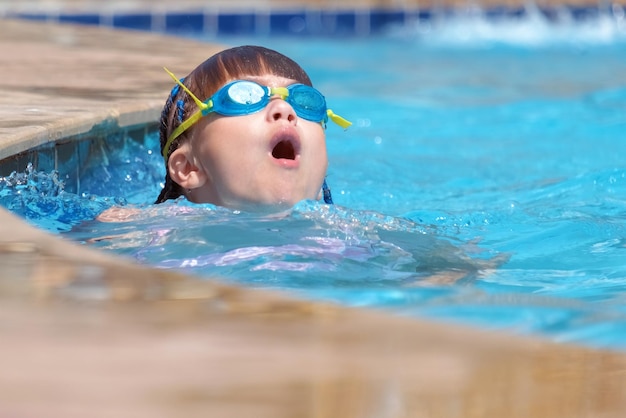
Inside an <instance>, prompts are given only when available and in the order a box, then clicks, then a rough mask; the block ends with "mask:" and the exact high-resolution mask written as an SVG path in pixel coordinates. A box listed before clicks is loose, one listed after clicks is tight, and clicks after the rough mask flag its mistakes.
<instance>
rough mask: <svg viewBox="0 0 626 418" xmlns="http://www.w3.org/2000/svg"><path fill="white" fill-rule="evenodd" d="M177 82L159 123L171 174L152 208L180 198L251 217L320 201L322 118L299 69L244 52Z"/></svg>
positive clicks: (320, 103)
mask: <svg viewBox="0 0 626 418" xmlns="http://www.w3.org/2000/svg"><path fill="white" fill-rule="evenodd" d="M235 80H245V81H252V82H253V83H249V82H247V83H246V82H242V83H233V82H234V81H235ZM181 81H182V83H180V84H181V85H176V86H175V87H174V89H173V90H172V92H171V94H170V97H169V98H168V100H167V102H166V105H165V107H164V109H163V112H162V115H161V129H160V134H161V151H162V154H163V157H164V159H165V162H166V173H167V174H166V178H165V186H164V188H163V190H162V192H161V194H160V195H159V197H158V199H157V203H160V202H163V201H165V200H167V199H172V198H177V197H179V196H181V195H185V196H186V197H187V198H188V199H189V200H191V201H193V202H198V203H214V204H216V205H220V206H226V207H231V208H235V209H250V208H255V207H259V206H261V207H268V206H269V207H285V206H291V205H293V204H294V203H296V202H298V201H300V200H303V199H316V198H318V196H319V194H320V190H321V187H322V185H323V184H324V177H325V174H326V168H327V165H328V159H327V155H326V145H325V131H324V124H325V122H326V120H327V117H328V116H327V109H326V103H325V100H324V98H323V96H321V95H320V94H319V92H317V91H316V90H314V89H312V88H311V87H310V86H311V80H310V79H309V76H308V75H307V74H306V72H305V71H304V70H303V69H302V68H301V67H300V66H299V65H298V64H297V63H296V62H294V61H293V60H291V59H290V58H288V57H286V56H284V55H282V54H279V53H278V52H276V51H272V50H270V49H267V48H263V47H258V46H242V47H236V48H231V49H227V50H225V51H222V52H220V53H218V54H216V55H214V56H212V57H211V58H209V59H208V60H206V61H205V62H204V63H202V64H200V65H199V66H198V67H197V68H196V69H195V70H193V71H192V72H191V74H189V75H188V76H187V77H186V78H185V79H184V80H181ZM226 85H228V86H227V87H226V88H223V87H224V86H226ZM307 86H309V87H307ZM328 115H330V117H331V118H332V119H333V120H335V121H337V122H338V123H340V124H341V125H342V126H344V127H347V124H349V123H348V122H346V121H344V120H342V119H341V118H339V117H337V116H336V115H334V114H333V113H332V112H330V111H329V112H328Z"/></svg>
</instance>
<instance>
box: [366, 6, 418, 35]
mask: <svg viewBox="0 0 626 418" xmlns="http://www.w3.org/2000/svg"><path fill="white" fill-rule="evenodd" d="M419 18H420V19H421V16H419ZM405 19H406V13H405V12H404V11H392V10H372V11H371V12H370V30H371V32H372V33H379V32H381V31H383V30H385V29H387V28H388V27H389V26H392V25H402V24H404V22H405Z"/></svg>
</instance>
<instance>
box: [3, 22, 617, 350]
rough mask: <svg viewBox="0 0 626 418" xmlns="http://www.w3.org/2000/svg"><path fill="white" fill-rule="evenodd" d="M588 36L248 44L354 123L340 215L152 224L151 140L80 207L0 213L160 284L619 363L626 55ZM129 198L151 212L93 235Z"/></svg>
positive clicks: (56, 204) (61, 199)
mask: <svg viewBox="0 0 626 418" xmlns="http://www.w3.org/2000/svg"><path fill="white" fill-rule="evenodd" d="M617 23H619V22H617ZM596 24H597V25H599V26H596V27H595V30H592V29H590V30H585V26H584V25H582V26H581V25H578V26H576V25H573V26H549V25H548V24H547V23H546V22H544V21H539V22H536V21H532V20H525V21H524V22H522V23H521V24H520V25H519V26H513V28H514V29H515V30H516V31H518V34H517V35H516V34H515V33H513V32H512V31H508V32H505V33H502V31H501V30H499V27H498V25H497V24H490V23H489V24H486V22H485V21H482V20H478V21H467V20H466V21H463V22H460V23H458V22H455V21H453V20H451V21H450V22H449V23H447V24H446V25H443V26H442V27H436V26H434V25H433V24H430V25H416V26H415V27H409V28H404V29H403V30H402V31H396V32H394V33H391V34H388V35H387V36H380V37H374V38H346V39H343V40H342V41H341V43H335V42H332V41H329V40H327V39H326V40H325V39H305V38H303V39H298V40H297V42H296V43H294V42H292V41H288V40H285V39H281V38H264V39H261V40H259V39H256V40H255V42H257V43H259V42H261V43H263V44H264V45H266V46H269V47H273V48H276V49H278V50H280V51H281V52H284V53H286V54H287V55H290V56H292V57H293V58H295V59H296V60H297V61H298V62H300V63H301V64H303V66H304V67H305V69H307V71H309V73H310V74H311V76H312V79H313V80H314V83H315V84H316V86H317V87H318V88H319V89H320V90H321V91H322V92H324V93H325V95H326V96H327V99H328V101H329V103H331V104H332V107H333V109H335V110H336V111H337V112H338V113H341V114H342V115H345V116H346V117H348V118H350V119H351V120H352V121H353V122H355V125H354V126H353V128H351V129H350V130H348V131H347V132H341V130H339V129H335V128H333V127H331V128H329V131H328V147H329V153H330V169H329V177H328V180H329V183H330V186H331V188H332V190H333V196H334V198H335V202H336V206H334V207H328V206H325V205H320V204H316V203H311V202H303V203H302V204H300V205H298V206H297V207H296V208H295V209H294V211H292V212H290V213H285V214H280V215H279V216H275V217H262V216H258V215H253V214H246V213H238V212H232V211H228V210H225V209H220V208H215V207H212V206H208V205H205V206H197V205H193V206H192V205H188V204H185V203H184V202H177V203H172V204H167V205H160V206H158V207H152V206H151V205H150V204H149V203H151V202H152V200H153V199H154V197H155V196H156V194H157V192H158V189H159V185H158V182H159V181H161V178H162V172H161V170H162V168H161V160H160V158H159V156H158V152H155V149H156V147H157V145H156V141H157V139H156V135H155V134H154V133H152V134H148V135H147V136H146V139H145V143H141V142H140V141H139V142H138V141H135V140H133V139H128V138H124V137H123V136H120V137H118V138H111V139H110V140H109V141H106V142H105V144H106V146H104V148H103V147H100V148H103V149H102V152H101V154H96V153H92V161H91V163H90V164H91V165H90V167H92V169H89V165H88V166H87V167H86V168H85V170H84V172H83V173H82V174H81V181H80V190H73V189H71V188H66V191H62V190H63V187H61V185H60V183H59V181H60V180H59V179H56V178H55V177H54V176H51V175H48V174H45V173H44V174H41V173H37V172H34V173H31V174H30V175H29V174H28V173H26V174H24V175H20V174H15V175H13V176H12V177H5V178H4V179H3V180H2V184H3V188H2V192H1V193H0V199H1V200H2V204H3V205H5V206H7V207H9V208H10V209H11V210H13V211H15V212H17V213H21V214H22V215H24V216H25V217H27V219H30V220H31V221H32V222H34V223H36V224H38V225H39V226H41V227H43V228H46V229H48V230H51V231H55V232H58V233H60V234H62V235H64V236H66V237H68V238H70V239H73V240H77V241H79V242H84V243H86V245H90V246H94V247H96V248H100V249H103V250H106V251H112V252H115V253H117V254H122V255H125V256H129V257H132V258H134V259H136V260H138V261H140V262H142V263H147V264H151V265H154V266H157V267H160V268H171V269H177V270H183V271H186V272H189V273H191V274H196V275H200V276H214V275H218V276H220V277H222V278H223V279H224V280H227V281H231V282H235V283H241V284H244V285H247V286H255V287H263V288H273V289H279V290H284V291H289V292H292V293H294V294H296V295H298V296H299V297H304V298H314V299H323V300H330V301H336V302H339V303H342V304H346V305H350V306H363V307H373V308H380V309H388V310H390V311H392V312H395V313H398V314H403V315H417V316H422V317H424V316H426V317H431V318H434V319H437V320H446V321H457V322H459V321H460V322H464V323H470V324H475V325H480V326H482V327H489V328H498V329H506V330H509V331H513V332H520V333H531V334H537V335H543V336H547V337H548V338H551V339H554V340H557V341H574V342H579V343H583V344H589V345H594V346H601V347H611V348H616V349H621V350H623V349H625V348H626V320H625V319H626V316H625V315H626V312H625V309H624V303H623V302H624V299H625V297H626V267H625V263H624V261H623V260H624V251H625V249H626V234H625V232H626V231H625V227H624V220H625V214H626V211H625V203H626V200H625V199H624V196H625V192H626V187H625V186H624V182H625V181H626V167H625V166H624V162H623V161H622V157H621V156H622V155H623V152H624V151H625V149H624V147H626V145H624V141H622V139H623V137H624V127H625V126H626V63H625V62H624V60H623V59H622V57H623V56H624V53H625V52H626V42H624V34H623V29H622V28H620V27H616V24H615V22H614V24H613V26H610V27H612V28H613V29H612V30H610V31H609V30H601V29H602V28H604V27H605V26H604V25H605V23H604V22H602V21H597V22H596ZM426 26H427V27H426ZM459 28H461V29H463V31H462V35H459V33H458V31H459ZM468 28H474V29H473V31H474V33H473V34H472V35H471V36H469V35H468V33H469V32H471V30H468ZM500 29H501V28H500ZM524 31H526V32H524ZM541 31H544V32H543V33H541ZM220 40H221V42H229V43H233V44H236V43H243V42H250V40H249V39H245V38H222V39H220ZM164 64H167V63H164ZM340 111H341V112H340ZM116 144H120V146H119V147H118V146H116ZM105 161H106V164H104V168H101V167H102V165H103V162H105ZM61 180H63V179H61ZM111 185H115V189H116V191H115V192H114V193H112V192H111ZM105 196H106V198H104V197H105ZM121 199H126V201H127V202H129V204H136V205H140V206H143V210H142V212H141V214H140V215H139V216H137V217H136V219H134V220H133V221H132V222H125V223H111V224H109V223H106V224H105V223H99V222H96V221H93V217H94V216H95V214H97V213H98V212H99V211H100V210H102V209H104V208H106V207H108V206H110V205H113V204H117V203H119V202H120V201H121Z"/></svg>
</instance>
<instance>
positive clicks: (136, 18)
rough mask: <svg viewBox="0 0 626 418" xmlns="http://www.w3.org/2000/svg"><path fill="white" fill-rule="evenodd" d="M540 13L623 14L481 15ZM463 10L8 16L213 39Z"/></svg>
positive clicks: (350, 31) (328, 29) (358, 31)
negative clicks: (203, 36)
mask: <svg viewBox="0 0 626 418" xmlns="http://www.w3.org/2000/svg"><path fill="white" fill-rule="evenodd" d="M537 11H538V12H539V13H541V14H542V15H543V16H544V17H545V18H546V19H549V20H556V19H558V18H559V16H561V15H563V13H564V12H567V14H568V15H569V17H570V18H572V19H575V20H585V19H588V18H594V17H597V16H598V15H600V14H606V15H608V16H612V17H614V18H616V19H617V18H620V16H623V13H624V8H623V7H622V6H620V5H619V4H617V3H616V4H613V5H596V6H570V5H559V6H554V7H540V8H535V7H534V8H532V10H531V9H527V8H525V7H523V6H493V7H488V8H485V9H483V10H482V11H481V13H482V14H483V15H484V16H485V17H486V18H488V19H498V18H505V17H508V18H520V17H523V16H525V15H528V14H530V13H535V12H537ZM463 12H464V10H463V9H458V8H457V9H455V8H452V7H447V6H442V7H438V8H415V7H408V8H398V9H394V8H391V9H386V8H359V9H335V10H325V9H312V8H294V9H267V10H254V11H238V10H233V11H220V10H214V9H191V10H185V11H181V10H174V11H136V12H120V13H115V12H102V13H94V12H65V11H61V12H58V13H40V12H34V13H31V12H9V13H8V15H7V17H10V18H19V19H27V20H34V21H46V22H55V23H75V24H83V25H97V26H104V27H113V28H120V29H134V30H143V31H150V32H157V33H174V34H175V33H202V34H209V35H215V36H231V35H244V36H369V35H377V34H381V33H384V32H385V31H387V30H388V29H389V28H390V27H393V26H403V25H406V24H411V23H416V22H427V21H430V20H432V19H435V18H442V17H450V16H455V15H458V14H459V13H463Z"/></svg>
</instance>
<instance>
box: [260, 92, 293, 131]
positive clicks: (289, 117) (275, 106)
mask: <svg viewBox="0 0 626 418" xmlns="http://www.w3.org/2000/svg"><path fill="white" fill-rule="evenodd" d="M267 118H268V120H269V121H270V122H278V121H281V120H285V121H287V122H289V123H293V124H294V125H295V124H297V123H298V116H297V115H296V112H295V111H294V110H293V107H291V105H290V104H289V103H287V102H286V101H285V100H283V99H281V98H280V97H279V96H274V97H273V98H272V99H271V100H270V103H269V104H268V105H267Z"/></svg>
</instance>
